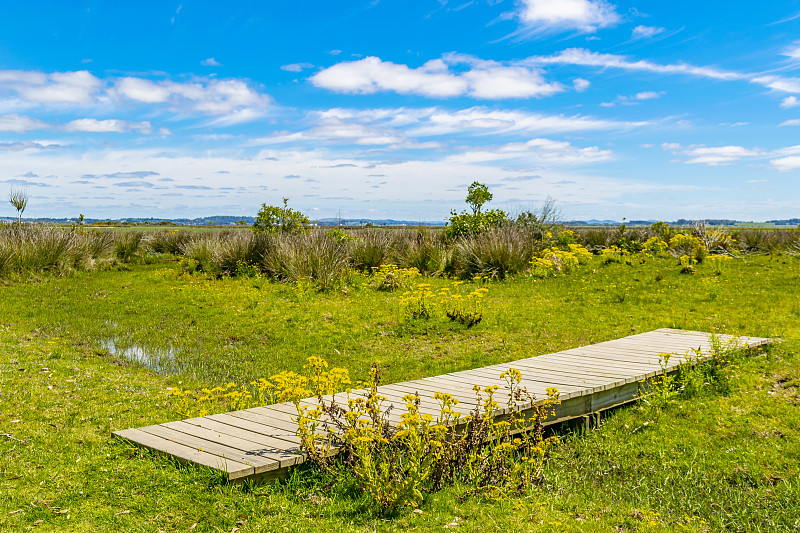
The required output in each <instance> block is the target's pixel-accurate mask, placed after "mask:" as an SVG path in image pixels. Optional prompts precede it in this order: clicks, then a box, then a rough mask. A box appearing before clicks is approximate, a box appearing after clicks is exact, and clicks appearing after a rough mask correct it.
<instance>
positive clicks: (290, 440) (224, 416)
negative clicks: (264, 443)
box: [203, 413, 300, 449]
mask: <svg viewBox="0 0 800 533" xmlns="http://www.w3.org/2000/svg"><path fill="white" fill-rule="evenodd" d="M203 419H204V420H212V421H215V422H219V423H221V424H225V425H228V426H233V427H237V428H240V429H243V430H245V431H250V432H252V433H256V434H258V435H263V436H265V437H267V438H270V439H275V440H280V441H283V442H284V445H285V446H287V448H286V449H290V448H291V446H298V445H299V444H300V439H299V438H298V437H297V436H296V435H295V433H294V432H292V433H289V432H287V431H283V430H281V429H279V428H274V427H270V426H268V425H265V424H260V423H258V422H253V421H252V420H247V419H245V418H239V417H236V416H231V415H230V414H229V413H221V414H217V415H208V416H204V417H203ZM276 446H278V444H276Z"/></svg>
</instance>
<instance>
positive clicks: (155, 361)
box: [100, 339, 180, 374]
mask: <svg viewBox="0 0 800 533" xmlns="http://www.w3.org/2000/svg"><path fill="white" fill-rule="evenodd" d="M100 346H102V347H103V349H104V350H107V351H108V353H110V354H111V355H114V356H116V357H120V358H122V359H125V360H127V361H130V362H132V363H138V364H140V365H143V366H146V367H147V368H149V369H150V370H154V371H156V372H158V373H159V374H168V373H177V372H179V371H180V368H179V367H180V365H179V363H178V361H177V360H176V358H175V355H176V353H177V350H175V349H174V348H172V347H170V348H167V349H145V348H143V347H141V346H139V345H137V344H130V345H125V346H120V345H119V341H118V339H109V340H104V341H101V342H100Z"/></svg>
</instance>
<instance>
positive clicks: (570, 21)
mask: <svg viewBox="0 0 800 533" xmlns="http://www.w3.org/2000/svg"><path fill="white" fill-rule="evenodd" d="M614 7H615V6H614V5H613V4H609V3H608V2H605V0H523V1H522V9H521V10H520V12H519V18H520V20H521V21H522V22H523V23H524V24H525V25H527V26H528V27H530V28H532V29H534V30H540V31H559V30H578V31H581V32H585V33H594V32H595V31H597V29H598V28H605V27H607V26H612V25H614V24H616V23H617V22H619V20H620V17H619V15H618V14H617V12H616V11H615V10H614Z"/></svg>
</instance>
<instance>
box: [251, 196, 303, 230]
mask: <svg viewBox="0 0 800 533" xmlns="http://www.w3.org/2000/svg"><path fill="white" fill-rule="evenodd" d="M288 203H289V199H288V198H284V199H283V207H278V206H274V205H267V204H261V210H260V211H259V212H258V216H257V217H256V220H255V222H253V231H254V232H256V233H261V232H267V233H297V232H300V231H303V230H305V229H306V228H307V227H308V226H309V225H310V224H311V222H310V221H309V220H308V217H307V216H305V215H304V214H303V213H301V212H300V211H295V210H294V209H292V208H291V207H289V206H288Z"/></svg>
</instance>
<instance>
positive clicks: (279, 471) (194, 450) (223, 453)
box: [114, 329, 772, 480]
mask: <svg viewBox="0 0 800 533" xmlns="http://www.w3.org/2000/svg"><path fill="white" fill-rule="evenodd" d="M717 338H718V340H719V341H720V342H722V343H736V345H737V347H739V348H742V349H752V348H756V347H758V346H763V345H766V344H770V343H771V342H772V339H767V338H760V337H732V336H730V335H718V336H717ZM712 348H713V347H712V335H711V334H709V333H701V332H697V331H685V330H678V329H657V330H654V331H650V332H647V333H640V334H637V335H631V336H629V337H624V338H621V339H616V340H612V341H607V342H601V343H598V344H592V345H589V346H583V347H579V348H573V349H570V350H564V351H561V352H556V353H551V354H546V355H539V356H536V357H530V358H527V359H520V360H517V361H512V362H508V363H503V364H498V365H492V366H486V367H482V368H476V369H473V370H464V371H461V372H452V373H449V374H443V375H440V376H434V377H429V378H423V379H418V380H414V381H405V382H401V383H393V384H390V385H382V386H380V387H379V388H378V391H379V393H380V394H381V395H383V396H385V397H386V398H387V401H386V402H384V404H383V405H384V407H385V408H387V409H388V408H389V406H391V405H394V406H395V408H394V409H393V410H392V411H390V417H389V418H390V420H391V421H393V422H397V421H399V417H400V414H401V413H402V412H404V410H405V402H404V401H403V400H402V398H403V396H404V395H405V394H414V393H418V394H419V395H420V396H421V397H422V401H421V406H420V411H421V412H422V413H425V412H429V413H431V414H432V415H434V416H436V415H438V413H439V405H438V403H436V402H435V401H434V400H433V395H434V393H435V392H446V393H450V394H452V395H453V396H454V397H455V398H457V399H458V400H459V402H460V403H459V404H458V406H457V410H459V411H461V412H462V413H463V414H465V415H466V414H467V413H468V412H469V411H471V410H472V409H474V407H475V403H476V400H475V393H474V391H473V386H474V385H480V386H482V387H486V386H489V385H498V386H500V389H498V391H497V393H496V394H495V399H496V400H497V401H498V402H499V403H500V405H505V403H506V402H507V400H508V392H507V391H506V390H504V389H503V384H504V382H503V380H501V379H500V374H501V373H502V372H504V371H506V370H508V369H509V368H516V369H518V370H520V371H521V372H522V383H521V386H523V387H525V388H527V390H528V392H529V393H531V394H533V395H535V397H536V398H539V399H543V398H545V396H546V392H545V391H546V389H547V388H549V387H554V388H556V389H558V391H559V392H560V398H561V405H559V406H558V407H557V408H556V414H555V416H554V417H551V418H550V419H548V420H547V421H546V422H545V423H546V424H554V423H558V422H563V421H566V420H569V419H573V418H576V417H581V416H585V415H588V414H591V413H595V412H598V411H600V410H603V409H608V408H610V407H614V406H617V405H621V404H624V403H626V402H630V401H632V400H634V399H635V398H636V396H637V393H638V392H639V387H640V382H641V381H643V380H645V379H648V378H651V377H654V376H657V375H659V374H661V373H662V368H661V361H660V359H659V354H662V353H669V354H674V355H675V357H672V358H670V360H669V366H668V367H667V369H666V371H667V372H672V371H675V370H677V368H678V365H679V364H680V363H681V362H683V361H685V360H686V359H685V357H683V356H685V355H690V356H691V357H692V358H693V359H694V360H695V361H702V360H704V359H707V358H709V357H711V354H712ZM504 395H505V397H504ZM306 402H307V403H308V404H313V403H315V402H316V400H315V399H308V400H306ZM523 411H524V409H523ZM501 414H503V413H502V411H501ZM295 417H296V411H295V408H294V405H293V404H291V403H283V404H274V405H269V406H265V407H256V408H253V409H245V410H242V411H234V412H230V413H225V414H217V415H209V416H204V417H198V418H190V419H187V420H181V421H176V422H168V423H165V424H156V425H152V426H146V427H141V428H135V429H125V430H122V431H115V432H114V435H116V436H118V437H122V438H124V439H127V440H129V441H131V442H133V443H134V444H137V445H139V446H143V447H145V448H149V449H151V450H155V451H158V452H163V453H167V454H169V455H171V456H173V457H175V458H176V459H178V460H179V461H182V462H190V463H196V464H199V465H203V466H207V467H210V468H213V469H216V470H220V471H222V472H224V473H225V474H226V475H227V477H228V479H230V480H244V479H264V478H266V479H270V478H279V477H284V476H285V475H286V474H287V473H288V471H289V468H290V467H292V466H293V465H296V464H299V463H302V462H303V461H304V460H305V457H304V455H303V453H302V452H301V451H300V448H299V444H300V439H299V438H298V437H297V436H296V431H297V424H296V422H295Z"/></svg>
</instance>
